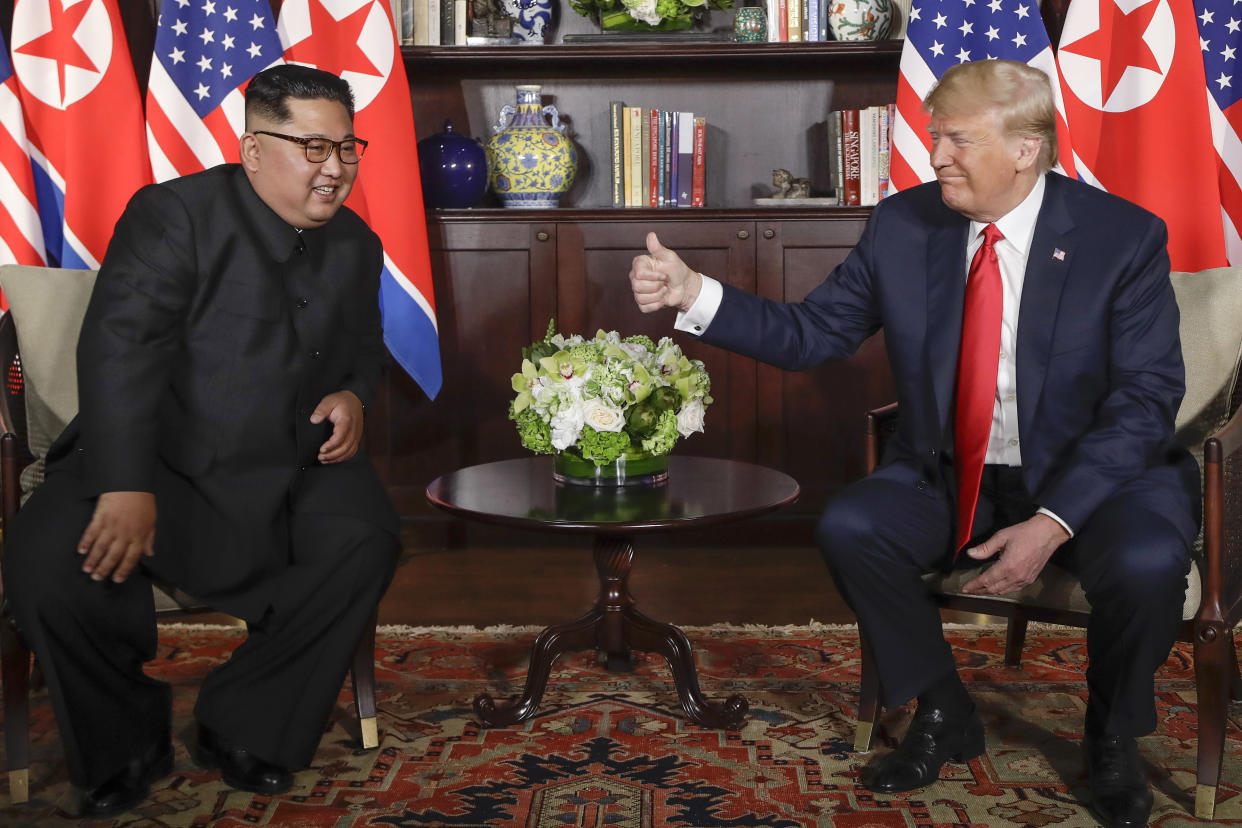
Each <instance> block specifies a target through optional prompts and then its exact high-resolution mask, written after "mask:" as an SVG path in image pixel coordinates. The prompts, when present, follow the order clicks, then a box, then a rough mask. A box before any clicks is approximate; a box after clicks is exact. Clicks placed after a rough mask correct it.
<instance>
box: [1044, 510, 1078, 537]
mask: <svg viewBox="0 0 1242 828" xmlns="http://www.w3.org/2000/svg"><path fill="white" fill-rule="evenodd" d="M1035 513H1036V514H1038V515H1047V516H1048V517H1050V518H1052V519H1053V520H1055V521H1056V522H1057V523H1059V524H1061V528H1062V529H1064V530H1065V531H1066V532H1069V536H1070V537H1071V538H1072V537H1074V530H1073V529H1071V528H1070V527H1069V524H1068V523H1066V522H1065V521H1063V520H1061V518H1059V517H1057V513H1056V512H1052V511H1049V510H1048V509H1045V508H1044V507H1043V506H1040V507H1039V508H1038V509H1036V510H1035Z"/></svg>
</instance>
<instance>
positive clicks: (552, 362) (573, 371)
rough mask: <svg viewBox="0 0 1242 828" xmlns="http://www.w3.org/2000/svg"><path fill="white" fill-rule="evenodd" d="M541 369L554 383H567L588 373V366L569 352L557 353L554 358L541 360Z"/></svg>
mask: <svg viewBox="0 0 1242 828" xmlns="http://www.w3.org/2000/svg"><path fill="white" fill-rule="evenodd" d="M539 367H540V368H542V369H543V370H544V373H545V374H547V375H548V376H549V377H551V378H552V381H553V382H557V381H560V382H565V381H566V380H571V379H573V378H574V377H582V376H584V375H585V374H586V371H587V364H586V363H585V362H584V361H583V360H582V359H581V358H580V357H576V356H574V355H572V354H571V353H569V351H557V352H556V353H555V354H553V355H552V356H549V357H544V358H543V359H541V360H539Z"/></svg>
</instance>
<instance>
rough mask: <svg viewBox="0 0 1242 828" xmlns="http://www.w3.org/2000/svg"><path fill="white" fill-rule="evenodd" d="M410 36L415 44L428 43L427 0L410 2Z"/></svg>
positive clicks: (412, 0) (424, 44) (423, 44)
mask: <svg viewBox="0 0 1242 828" xmlns="http://www.w3.org/2000/svg"><path fill="white" fill-rule="evenodd" d="M410 19H411V26H410V32H411V34H410V37H411V39H412V42H413V45H415V46H426V45H427V0H411V2H410Z"/></svg>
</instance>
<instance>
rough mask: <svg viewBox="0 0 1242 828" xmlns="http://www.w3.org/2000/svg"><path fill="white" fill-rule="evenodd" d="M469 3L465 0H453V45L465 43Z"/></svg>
mask: <svg viewBox="0 0 1242 828" xmlns="http://www.w3.org/2000/svg"><path fill="white" fill-rule="evenodd" d="M468 9H469V5H468V4H467V3H466V0H453V45H454V46H465V45H466V27H467V25H468V24H469V17H470V15H469V11H468Z"/></svg>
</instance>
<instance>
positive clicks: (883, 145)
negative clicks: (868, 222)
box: [875, 106, 892, 203]
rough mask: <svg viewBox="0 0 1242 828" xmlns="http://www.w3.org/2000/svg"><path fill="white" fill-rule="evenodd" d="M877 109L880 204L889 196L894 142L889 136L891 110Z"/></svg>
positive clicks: (878, 189)
mask: <svg viewBox="0 0 1242 828" xmlns="http://www.w3.org/2000/svg"><path fill="white" fill-rule="evenodd" d="M876 109H878V110H879V112H880V129H879V132H878V135H877V139H876V154H875V178H876V189H877V192H876V202H877V203H878V202H879V201H880V200H881V199H883V198H884V196H886V195H888V166H889V153H890V150H891V144H892V142H891V140H890V135H889V123H890V121H889V117H890V116H889V108H888V107H887V106H879V107H876Z"/></svg>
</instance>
